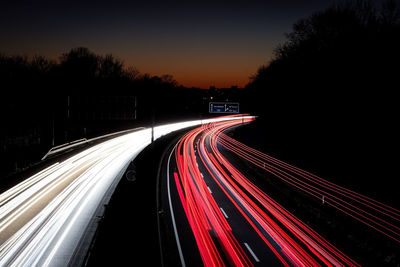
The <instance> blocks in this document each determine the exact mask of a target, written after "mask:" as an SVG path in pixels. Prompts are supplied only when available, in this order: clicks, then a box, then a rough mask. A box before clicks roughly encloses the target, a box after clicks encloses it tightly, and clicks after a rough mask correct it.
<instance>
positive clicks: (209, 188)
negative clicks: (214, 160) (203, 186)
mask: <svg viewBox="0 0 400 267" xmlns="http://www.w3.org/2000/svg"><path fill="white" fill-rule="evenodd" d="M207 188H208V191H210V194H212V191H211V189H210V187H208V186H207Z"/></svg>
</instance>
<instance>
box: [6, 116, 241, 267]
mask: <svg viewBox="0 0 400 267" xmlns="http://www.w3.org/2000/svg"><path fill="white" fill-rule="evenodd" d="M234 119H236V120H240V119H241V117H237V118H234ZM224 120H232V118H230V117H220V118H215V119H207V120H196V121H188V122H182V123H175V124H167V125H161V126H158V127H155V128H154V139H157V138H159V137H161V136H163V135H166V134H168V133H170V132H172V131H176V130H179V129H184V128H187V127H192V126H196V125H201V124H203V123H211V122H216V121H224ZM151 132H152V130H151V129H143V130H138V131H136V132H132V133H128V134H125V135H122V136H120V137H116V138H113V139H110V140H108V141H105V142H103V143H100V144H98V145H96V146H93V147H91V148H89V149H87V150H85V151H83V152H81V153H79V154H76V155H75V156H73V157H71V158H69V159H67V160H65V161H63V162H58V163H56V164H54V165H52V166H50V167H48V168H46V169H44V170H42V171H41V172H39V173H37V174H35V175H33V176H32V177H30V178H28V179H26V180H25V181H23V182H21V183H20V184H18V185H16V186H15V187H13V188H11V189H9V190H8V191H6V192H4V193H2V194H1V195H0V266H35V265H40V266H65V265H68V264H70V262H71V259H72V258H73V257H74V255H76V254H77V253H78V254H79V251H77V250H79V247H78V246H79V245H80V242H81V240H82V237H83V236H84V235H85V232H86V231H87V230H88V228H87V227H88V225H89V224H90V222H91V220H93V219H94V217H95V216H96V214H98V213H97V210H98V209H100V208H101V207H102V205H103V204H104V203H105V202H106V201H107V200H106V198H107V197H109V194H110V193H111V192H112V190H113V188H114V187H115V186H116V184H117V183H118V181H119V180H120V178H121V176H122V174H123V173H124V172H125V170H126V168H127V167H128V165H129V163H130V162H131V161H132V160H133V159H134V158H135V157H136V155H138V154H139V153H140V151H142V150H143V149H144V148H145V147H146V146H147V145H149V144H150V143H151V136H152V133H151Z"/></svg>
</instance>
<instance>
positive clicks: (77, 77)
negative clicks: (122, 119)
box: [0, 47, 178, 94]
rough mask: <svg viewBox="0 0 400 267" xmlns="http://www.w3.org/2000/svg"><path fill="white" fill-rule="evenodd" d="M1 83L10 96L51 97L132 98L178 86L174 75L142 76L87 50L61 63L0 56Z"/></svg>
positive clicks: (76, 50)
mask: <svg viewBox="0 0 400 267" xmlns="http://www.w3.org/2000/svg"><path fill="white" fill-rule="evenodd" d="M0 79H1V83H2V84H3V85H6V86H7V87H5V88H6V91H7V93H16V92H23V93H26V94H37V93H38V92H39V93H48V92H47V90H48V89H51V92H53V93H57V94H71V93H78V94H87V93H93V92H101V93H107V94H123V93H129V94H132V90H136V91H138V90H142V89H145V88H150V87H152V88H154V87H162V88H175V87H177V85H178V84H177V82H176V81H175V80H174V79H173V77H172V76H171V75H163V76H161V77H159V76H152V75H150V74H141V73H140V72H139V71H138V70H137V69H136V68H134V67H132V66H125V64H124V62H123V61H122V60H120V59H118V58H116V57H114V56H113V55H112V54H106V55H97V54H95V53H93V52H92V51H90V50H89V49H88V48H85V47H78V48H73V49H71V50H70V51H69V52H67V53H63V54H62V55H61V56H60V57H59V60H58V61H55V60H51V59H47V58H45V57H43V56H40V55H35V56H33V57H32V58H28V57H27V56H21V55H15V56H12V55H11V56H10V55H5V54H1V53H0ZM110 85H112V89H111V88H110V87H109V86H110ZM55 86H57V87H55ZM33 87H35V89H33Z"/></svg>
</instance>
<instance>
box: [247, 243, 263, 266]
mask: <svg viewBox="0 0 400 267" xmlns="http://www.w3.org/2000/svg"><path fill="white" fill-rule="evenodd" d="M243 244H244V245H245V246H246V248H247V250H248V251H249V252H250V254H251V256H253V258H254V260H255V261H256V262H260V260H259V259H258V258H257V256H256V254H254V252H253V250H252V249H251V248H250V246H249V245H248V244H247V243H243Z"/></svg>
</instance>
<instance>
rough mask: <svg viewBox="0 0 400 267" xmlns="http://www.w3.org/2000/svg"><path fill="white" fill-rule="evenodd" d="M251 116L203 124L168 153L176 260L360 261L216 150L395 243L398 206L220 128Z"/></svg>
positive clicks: (314, 263)
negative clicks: (275, 155) (234, 156)
mask: <svg viewBox="0 0 400 267" xmlns="http://www.w3.org/2000/svg"><path fill="white" fill-rule="evenodd" d="M253 119H254V118H246V119H243V120H232V121H224V122H215V123H210V124H207V125H203V126H201V127H198V128H196V129H193V130H192V131H190V132H188V133H187V134H186V135H185V136H183V137H182V138H181V139H180V140H179V141H178V142H177V143H176V145H175V147H174V148H173V149H172V150H171V151H170V154H169V156H168V163H167V170H166V172H167V175H166V177H167V183H166V184H167V189H166V190H167V191H168V202H169V208H170V211H169V213H170V214H171V224H172V225H173V229H174V237H175V241H176V247H177V250H178V253H179V259H180V262H181V265H182V266H201V265H204V266H225V265H227V266H282V265H283V266H325V265H326V266H359V264H358V263H357V262H355V261H354V260H352V259H351V258H350V257H348V256H347V255H345V254H344V253H343V252H341V251H340V250H339V249H338V248H336V247H335V246H334V245H333V244H331V243H330V242H329V240H326V239H324V237H322V236H321V235H320V234H318V233H317V232H316V231H314V230H313V229H311V228H310V227H309V226H308V225H307V224H306V223H304V222H302V221H301V220H300V219H298V218H297V217H296V216H294V215H293V214H292V213H291V212H290V211H289V210H287V209H285V207H283V206H281V205H280V204H279V203H277V202H276V201H275V200H274V199H272V198H271V197H270V196H269V195H267V194H266V193H265V192H263V191H262V190H260V189H259V188H258V187H257V185H256V184H254V183H253V182H252V179H251V177H246V176H244V175H243V174H242V173H241V172H240V171H239V170H238V169H237V168H236V167H235V166H233V164H232V163H231V162H229V160H228V158H227V157H226V156H225V155H224V154H223V153H221V148H224V149H228V150H230V151H232V152H233V153H235V154H237V155H238V156H240V157H242V158H244V159H246V160H247V161H248V162H249V164H254V165H256V166H258V167H259V168H261V169H263V170H265V171H266V172H268V173H269V174H272V175H273V176H274V177H276V179H281V180H283V181H285V182H286V183H288V184H289V185H291V186H292V187H293V188H294V189H295V190H301V191H303V192H305V193H307V194H309V195H310V196H312V197H315V198H318V199H319V200H320V201H321V202H323V204H326V205H330V206H331V207H334V208H336V209H337V210H338V211H340V212H343V213H344V214H346V215H348V216H350V217H351V218H354V219H355V220H356V221H358V222H362V223H366V224H367V225H368V226H370V227H371V228H372V229H374V230H377V231H378V232H380V233H382V234H384V235H385V236H387V237H388V238H390V239H394V240H395V241H398V235H399V231H398V229H399V228H398V224H397V226H396V222H398V221H399V219H400V218H399V214H400V213H399V212H398V211H397V210H395V209H393V208H391V207H389V206H387V205H384V204H382V203H380V202H377V201H375V200H373V199H371V198H368V197H365V196H363V195H361V194H358V193H356V192H353V191H351V190H348V189H346V188H343V187H340V186H338V185H335V184H333V183H331V182H329V181H326V180H324V179H322V178H320V177H318V176H315V175H313V174H311V173H309V172H306V171H304V170H301V169H299V168H296V167H294V166H291V165H289V164H287V163H284V162H282V161H279V160H277V159H275V158H272V157H270V156H268V155H265V154H263V153H261V152H259V151H257V150H255V149H252V148H250V147H247V146H245V145H244V144H242V143H240V142H238V141H236V140H234V139H232V138H230V137H229V136H227V135H225V134H224V131H226V130H227V129H230V128H231V127H236V126H238V125H240V124H241V123H246V122H250V121H251V120H253Z"/></svg>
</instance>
